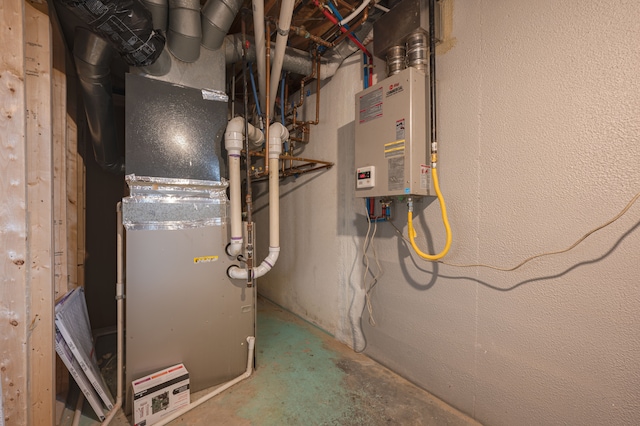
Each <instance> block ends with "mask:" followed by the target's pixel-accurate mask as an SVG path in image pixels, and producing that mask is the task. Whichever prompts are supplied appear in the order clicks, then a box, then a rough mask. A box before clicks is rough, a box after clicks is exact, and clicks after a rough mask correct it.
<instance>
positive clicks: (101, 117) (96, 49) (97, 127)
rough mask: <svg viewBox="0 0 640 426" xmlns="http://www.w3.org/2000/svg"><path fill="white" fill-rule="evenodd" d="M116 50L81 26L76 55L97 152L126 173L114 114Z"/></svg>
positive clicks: (103, 162) (109, 166) (105, 162)
mask: <svg viewBox="0 0 640 426" xmlns="http://www.w3.org/2000/svg"><path fill="white" fill-rule="evenodd" d="M113 54H114V50H113V48H112V47H111V46H110V45H109V43H107V42H106V41H105V40H104V39H103V38H102V37H100V36H98V35H96V34H94V33H93V32H91V31H89V30H87V29H85V28H81V27H78V28H77V29H76V36H75V45H74V48H73V56H74V57H75V62H76V70H77V72H78V78H79V80H80V88H81V93H82V99H83V101H84V105H85V112H86V116H87V123H88V125H89V133H90V134H91V140H92V142H93V152H94V155H95V157H96V161H97V162H98V164H99V165H100V166H101V167H102V168H103V169H104V170H107V171H110V172H114V173H124V159H123V157H122V156H120V155H118V148H117V143H116V142H117V136H116V126H115V122H114V117H113V100H112V90H111V59H112V57H113Z"/></svg>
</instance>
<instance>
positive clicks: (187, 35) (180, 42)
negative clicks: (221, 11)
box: [167, 0, 202, 62]
mask: <svg viewBox="0 0 640 426" xmlns="http://www.w3.org/2000/svg"><path fill="white" fill-rule="evenodd" d="M201 40H202V23H201V21H200V0H169V30H168V31H167V47H168V48H169V51H170V52H171V53H172V54H173V56H175V57H176V58H178V59H180V60H181V61H183V62H195V61H196V60H198V58H199V57H200V41H201Z"/></svg>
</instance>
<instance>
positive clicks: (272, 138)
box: [269, 122, 289, 159]
mask: <svg viewBox="0 0 640 426" xmlns="http://www.w3.org/2000/svg"><path fill="white" fill-rule="evenodd" d="M287 139H289V131H288V130H287V128H286V127H285V126H283V125H282V124H281V123H277V122H276V123H273V124H272V125H271V126H269V158H275V159H278V158H279V157H280V154H281V153H282V142H284V141H285V140H287Z"/></svg>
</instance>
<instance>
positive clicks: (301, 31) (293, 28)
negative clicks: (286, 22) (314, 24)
mask: <svg viewBox="0 0 640 426" xmlns="http://www.w3.org/2000/svg"><path fill="white" fill-rule="evenodd" d="M266 19H267V21H269V22H273V23H274V24H276V25H278V20H277V19H276V18H275V17H273V16H267V17H266ZM289 30H290V31H291V32H293V33H294V34H295V35H297V36H300V37H304V38H307V39H310V40H311V41H313V42H315V43H317V44H320V45H322V46H325V47H329V48H331V47H335V44H334V43H331V42H329V41H326V40H324V39H323V38H322V37H318V36H316V35H313V34H311V33H310V32H309V31H307V29H306V28H305V27H304V26H300V27H296V26H295V25H291V26H289Z"/></svg>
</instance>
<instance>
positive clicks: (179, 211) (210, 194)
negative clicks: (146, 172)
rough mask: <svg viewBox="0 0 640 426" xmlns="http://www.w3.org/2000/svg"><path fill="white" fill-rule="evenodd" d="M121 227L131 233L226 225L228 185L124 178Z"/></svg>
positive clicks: (149, 178)
mask: <svg viewBox="0 0 640 426" xmlns="http://www.w3.org/2000/svg"><path fill="white" fill-rule="evenodd" d="M125 180H126V181H127V184H128V185H129V190H130V195H129V196H128V197H125V198H124V199H123V200H122V214H123V224H124V227H125V229H127V230H128V231H131V230H157V229H164V230H178V229H189V228H199V227H202V226H220V225H223V224H226V223H227V206H228V204H229V201H228V199H227V186H228V184H227V182H226V181H224V180H223V181H221V182H216V181H206V180H196V179H170V178H158V177H146V176H136V175H127V176H126V177H125Z"/></svg>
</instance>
